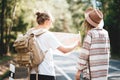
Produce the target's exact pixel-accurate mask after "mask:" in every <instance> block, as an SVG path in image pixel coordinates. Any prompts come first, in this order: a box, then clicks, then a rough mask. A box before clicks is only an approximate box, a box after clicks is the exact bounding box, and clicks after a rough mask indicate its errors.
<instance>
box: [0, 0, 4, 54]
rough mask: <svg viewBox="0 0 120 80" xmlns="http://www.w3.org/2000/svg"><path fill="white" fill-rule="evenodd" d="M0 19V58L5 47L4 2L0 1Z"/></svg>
mask: <svg viewBox="0 0 120 80" xmlns="http://www.w3.org/2000/svg"><path fill="white" fill-rule="evenodd" d="M1 6H2V7H1V8H2V9H1V10H2V11H1V19H0V30H1V31H0V33H1V36H0V37H1V38H0V39H1V40H0V56H2V55H3V54H4V53H5V47H4V13H5V0H2V1H1Z"/></svg>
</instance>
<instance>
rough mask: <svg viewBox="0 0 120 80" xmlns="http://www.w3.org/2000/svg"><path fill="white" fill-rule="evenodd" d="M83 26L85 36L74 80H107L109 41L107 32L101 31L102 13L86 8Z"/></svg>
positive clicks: (102, 23) (102, 24)
mask: <svg viewBox="0 0 120 80" xmlns="http://www.w3.org/2000/svg"><path fill="white" fill-rule="evenodd" d="M84 24H85V25H84V26H85V28H86V36H85V38H84V41H83V45H82V47H81V49H80V55H79V60H78V63H77V73H76V80H107V76H108V67H109V54H110V41H109V36H108V32H107V31H106V30H105V29H103V26H104V21H103V13H102V12H101V11H100V10H98V9H93V8H88V9H87V10H86V11H85V21H84ZM81 75H82V76H81ZM80 78H82V79H80Z"/></svg>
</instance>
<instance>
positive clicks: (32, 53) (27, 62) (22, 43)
mask: <svg viewBox="0 0 120 80" xmlns="http://www.w3.org/2000/svg"><path fill="white" fill-rule="evenodd" d="M33 30H34V29H31V30H29V31H28V32H27V33H26V34H25V35H24V36H20V37H18V38H17V39H16V40H15V42H14V45H13V46H14V47H15V50H16V51H17V56H16V57H15V62H16V63H17V64H18V65H19V66H30V67H31V68H32V67H37V66H38V65H39V64H40V63H42V61H43V60H44V57H45V53H46V52H43V51H42V50H41V46H39V45H38V42H37V40H36V37H38V36H40V35H42V34H43V33H45V32H46V30H43V29H38V30H37V31H36V32H35V33H34V32H33Z"/></svg>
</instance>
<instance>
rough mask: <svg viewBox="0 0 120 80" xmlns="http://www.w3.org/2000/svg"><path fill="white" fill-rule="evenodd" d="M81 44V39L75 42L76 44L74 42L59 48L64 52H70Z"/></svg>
mask: <svg viewBox="0 0 120 80" xmlns="http://www.w3.org/2000/svg"><path fill="white" fill-rule="evenodd" d="M79 45H80V41H77V42H75V44H73V45H71V46H63V45H61V46H60V47H58V48H57V49H58V50H59V51H61V52H63V53H68V52H70V51H72V50H73V49H75V48H76V47H77V46H79Z"/></svg>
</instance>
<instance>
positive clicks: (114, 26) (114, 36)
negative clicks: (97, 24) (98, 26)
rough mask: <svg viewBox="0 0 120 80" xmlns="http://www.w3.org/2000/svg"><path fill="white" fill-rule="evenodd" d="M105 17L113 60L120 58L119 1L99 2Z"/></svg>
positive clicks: (106, 0) (104, 0)
mask: <svg viewBox="0 0 120 80" xmlns="http://www.w3.org/2000/svg"><path fill="white" fill-rule="evenodd" d="M100 1H101V2H102V4H103V6H102V10H103V12H104V16H105V28H106V29H107V30H108V32H109V36H110V43H111V54H112V57H113V58H120V49H119V48H120V36H119V34H120V16H119V13H120V5H119V4H120V0H109V1H108V0H100Z"/></svg>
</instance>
